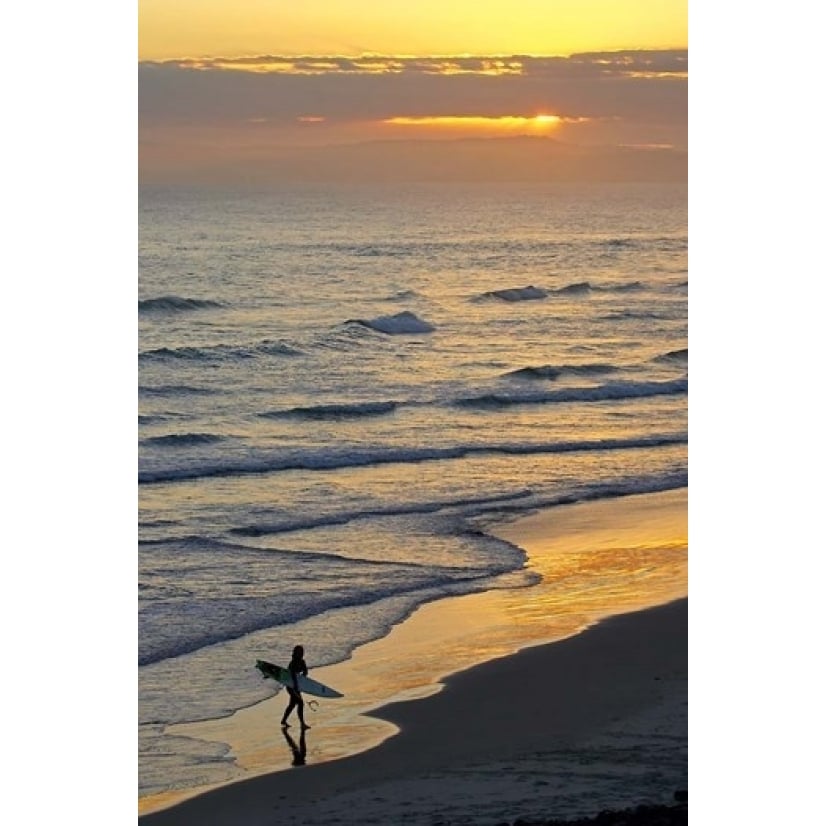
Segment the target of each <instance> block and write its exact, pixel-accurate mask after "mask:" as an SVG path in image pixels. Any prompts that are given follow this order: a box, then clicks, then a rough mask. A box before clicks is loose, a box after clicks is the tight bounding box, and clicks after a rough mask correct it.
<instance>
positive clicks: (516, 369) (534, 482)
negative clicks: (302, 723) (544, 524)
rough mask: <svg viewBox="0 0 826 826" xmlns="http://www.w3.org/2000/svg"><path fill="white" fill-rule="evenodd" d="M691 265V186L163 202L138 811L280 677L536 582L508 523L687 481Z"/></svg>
mask: <svg viewBox="0 0 826 826" xmlns="http://www.w3.org/2000/svg"><path fill="white" fill-rule="evenodd" d="M687 248H688V241H687V191H686V187H685V186H684V185H676V184H639V185H630V184H605V185H596V184H591V185H573V184H571V185H544V184H543V185H525V184H518V185H516V184H514V185H506V184H497V185H487V184H477V185H439V184H421V185H411V186H408V187H404V188H400V187H398V186H366V185H365V186H355V185H352V186H347V185H342V186H321V185H318V186H311V185H307V186H301V187H284V188H271V189H266V190H264V189H253V188H246V189H241V188H238V189H217V188H195V187H192V188H183V187H175V188H166V187H161V186H151V187H150V186H146V187H142V188H141V190H140V198H139V259H140V260H139V303H138V320H139V357H138V359H139V371H138V375H139V411H138V437H139V553H138V567H139V594H138V598H139V651H138V658H139V659H138V665H139V715H140V720H139V744H140V755H139V775H140V776H139V794H140V795H141V796H144V795H151V794H156V793H160V792H164V791H168V790H171V789H180V788H190V787H194V786H196V785H198V784H201V783H208V782H213V781H219V780H220V779H221V778H222V777H224V776H225V774H226V760H225V758H226V750H222V749H221V748H220V747H219V746H217V745H216V744H215V743H212V744H208V743H202V742H199V741H196V740H192V739H187V738H181V737H173V736H170V735H169V734H167V733H166V732H165V727H166V726H168V725H169V724H172V723H181V722H191V721H197V720H208V719H215V718H219V717H223V716H227V715H229V714H231V713H232V712H234V711H236V710H238V709H241V708H244V707H247V706H250V705H252V704H254V703H257V702H259V701H261V700H262V699H264V698H266V697H269V696H271V694H272V689H271V687H270V686H269V685H268V684H266V683H264V682H262V681H261V680H260V679H259V678H258V677H257V676H256V673H255V672H254V668H253V666H254V663H255V660H256V659H257V658H263V659H269V660H272V661H276V662H283V661H285V660H286V659H288V658H289V654H290V651H291V650H292V647H293V645H295V644H297V643H303V644H304V645H305V647H306V648H307V649H308V653H309V652H311V656H309V657H308V659H310V666H311V668H313V667H319V666H321V665H327V664H332V663H336V662H340V661H343V660H346V659H347V658H348V657H349V656H350V655H351V654H352V652H353V651H354V650H355V649H356V648H357V647H359V646H360V645H362V644H364V643H367V642H369V641H372V640H376V639H379V638H381V637H383V636H385V635H386V634H387V633H388V632H389V630H390V629H391V628H392V627H393V626H394V625H395V624H397V623H399V622H401V621H403V620H404V619H405V618H406V617H408V616H409V615H410V614H411V613H412V612H413V611H414V610H415V609H416V608H417V606H420V605H422V604H423V603H425V602H430V601H433V600H438V599H443V598H446V597H449V596H451V595H457V594H464V593H470V592H475V591H486V590H491V589H498V588H509V589H517V588H525V587H529V586H530V585H531V584H532V583H533V582H534V580H533V578H532V574H531V573H530V572H529V571H527V570H526V569H525V567H524V562H525V554H524V552H523V551H522V549H520V548H518V547H516V546H514V545H512V544H509V543H507V542H505V541H503V540H500V539H497V538H495V537H493V536H492V535H491V534H490V533H489V532H488V530H487V528H488V527H489V526H491V525H494V524H496V523H497V521H498V520H502V519H506V518H507V519H511V518H513V517H514V516H516V515H519V514H521V513H528V512H530V511H533V510H536V509H537V508H553V507H555V506H559V505H563V504H566V503H570V502H575V501H584V500H596V499H602V498H608V497H621V496H625V495H630V494H635V493H641V492H649V491H663V490H670V489H677V488H685V487H687V485H688V459H687V442H688V422H687V416H688V409H687V408H688V405H687V393H688V344H687V323H688V319H687V303H688V281H687Z"/></svg>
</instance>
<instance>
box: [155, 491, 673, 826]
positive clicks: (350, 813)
mask: <svg viewBox="0 0 826 826" xmlns="http://www.w3.org/2000/svg"><path fill="white" fill-rule="evenodd" d="M686 496H687V492H686V491H685V489H679V490H677V491H666V492H662V493H657V494H642V495H638V496H634V497H623V499H622V500H621V501H620V500H603V501H600V502H597V503H581V504H577V505H571V506H566V508H555V509H553V512H552V514H553V516H552V522H549V518H550V517H549V515H548V514H549V512H540V513H538V514H535V515H533V516H529V517H525V518H522V519H519V520H517V521H515V522H514V523H511V524H507V525H501V526H498V527H496V528H495V529H491V532H492V533H495V534H496V535H497V536H500V537H502V538H506V539H508V541H512V542H514V543H515V544H519V545H520V546H521V547H523V548H525V549H526V551H527V553H528V556H529V567H534V568H535V569H536V570H537V572H538V573H539V574H540V576H542V578H543V585H544V587H539V586H531V587H530V588H525V589H516V590H513V591H498V592H486V593H484V594H472V595H468V596H465V597H456V598H452V599H448V600H443V601H439V602H437V603H432V604H429V605H426V606H423V607H422V608H421V609H420V610H419V611H418V612H416V614H414V616H413V617H411V618H409V619H408V620H407V621H406V622H405V623H402V625H401V626H398V627H397V628H396V629H394V631H393V632H391V635H390V637H392V639H390V638H385V639H384V640H380V641H376V642H374V643H371V644H369V645H368V646H365V647H364V649H363V650H359V651H357V652H355V654H354V656H353V658H352V660H351V661H348V662H347V663H342V664H338V665H336V666H330V667H328V668H324V669H318V670H317V671H314V676H316V677H317V678H318V679H321V680H322V681H324V682H329V683H330V684H333V685H336V687H341V688H343V690H344V691H345V695H351V696H359V692H360V691H361V690H362V689H364V687H365V684H375V683H378V684H382V680H383V679H384V677H385V676H386V673H387V672H388V670H389V672H391V673H393V674H394V675H395V679H397V680H398V681H399V682H400V684H401V685H407V683H406V682H405V681H406V680H408V678H410V680H411V682H410V684H409V686H408V688H407V690H406V691H404V690H403V691H401V692H399V696H398V699H397V701H396V702H392V703H389V704H388V703H386V702H382V701H381V698H380V697H376V698H373V699H372V705H371V699H370V698H369V697H368V698H367V699H366V701H365V702H363V703H362V708H361V710H360V713H359V714H358V721H359V722H358V725H362V726H365V727H367V729H368V730H367V731H360V732H358V734H359V737H360V738H361V739H360V741H359V742H361V743H362V746H361V747H360V748H358V749H356V748H354V746H353V743H354V742H355V741H354V740H353V732H352V731H345V732H344V733H342V732H341V731H340V730H339V729H340V728H341V720H336V719H335V718H334V717H333V718H329V717H328V718H327V719H326V720H325V718H324V717H323V716H319V718H317V719H318V720H319V722H318V724H317V725H316V722H315V720H313V721H312V722H313V724H314V728H313V729H312V730H311V731H310V732H308V734H307V737H306V740H307V741H309V744H308V745H307V747H306V755H305V756H306V765H301V766H293V765H292V763H293V760H294V758H295V755H296V751H295V750H294V747H295V746H297V744H296V742H295V741H296V740H297V738H298V735H297V733H295V732H296V729H293V730H291V731H292V733H293V735H294V736H293V741H294V742H293V743H292V744H289V742H288V743H287V745H289V748H287V745H285V741H288V738H286V737H284V736H283V735H282V734H281V733H280V732H279V731H278V729H277V726H276V721H277V715H278V714H279V713H280V711H281V705H282V704H283V698H282V697H280V696H277V697H275V698H273V699H271V700H267V701H264V703H261V704H259V705H258V706H257V707H254V708H252V709H247V710H244V711H243V712H239V713H237V714H236V715H233V718H230V719H228V720H223V721H211V722H209V723H204V724H187V725H186V726H178V727H173V728H175V729H176V730H177V731H178V733H184V734H186V735H187V736H197V737H204V738H205V739H211V740H214V741H216V742H227V743H229V744H230V745H231V747H232V753H233V755H234V756H235V759H236V760H238V762H239V765H243V766H244V768H245V770H246V771H247V772H248V773H249V774H251V775H254V776H251V777H249V778H248V779H244V780H241V781H239V782H235V783H231V784H229V785H225V786H221V787H218V788H216V789H212V790H210V791H207V792H205V793H203V794H198V795H197V796H195V797H189V798H188V799H185V800H183V801H182V802H176V800H175V797H177V798H180V797H182V796H183V795H182V794H180V793H178V794H177V795H176V796H173V798H171V799H170V800H169V801H168V802H169V803H176V805H171V806H169V807H167V808H163V806H164V803H165V801H164V800H163V799H161V798H156V799H155V800H154V801H153V803H154V805H155V808H156V810H155V811H151V810H150V811H149V812H148V813H146V814H144V815H143V817H142V818H141V820H142V821H146V822H147V824H161V825H162V824H175V823H187V822H190V821H194V820H196V819H197V820H198V821H204V822H206V823H215V824H219V823H233V822H237V821H238V820H240V819H243V820H244V821H245V822H247V823H252V824H255V823H262V824H263V823H271V822H274V820H275V819H277V818H276V810H277V808H278V806H283V805H286V803H287V802H288V801H289V805H290V807H291V810H292V809H293V808H294V807H297V808H295V812H296V814H297V815H299V816H300V817H301V819H302V822H304V823H307V824H311V823H314V822H317V823H341V824H348V823H354V824H355V823H361V822H369V821H370V820H371V819H372V820H373V821H374V822H410V823H417V822H422V823H424V822H431V821H430V820H428V817H430V815H432V814H435V813H437V812H438V813H444V812H445V811H448V810H450V811H453V812H454V815H453V817H454V819H453V820H451V821H450V822H457V823H458V822H468V823H470V822H473V823H484V822H488V821H487V820H486V819H485V818H488V817H494V813H497V812H498V814H495V817H498V818H499V819H498V820H495V819H494V820H491V821H490V822H501V821H502V820H503V819H507V818H508V817H509V816H510V815H519V816H526V815H530V816H533V817H544V818H548V817H573V816H585V815H593V814H595V813H596V812H597V811H599V810H601V809H603V808H611V807H621V806H633V805H637V804H639V803H660V804H662V803H669V802H671V796H672V795H673V792H674V791H675V789H677V788H681V787H685V785H686V784H687V766H686V763H687V760H686V756H685V752H686V748H687V743H686V741H687V722H686V699H687V617H688V606H687V598H686V593H687V559H686V544H687V538H686V527H685V520H686V516H687V514H686V511H687V508H686ZM600 557H602V558H603V562H602V563H601V567H598V568H597V569H594V570H591V568H589V566H591V565H593V564H594V560H597V559H599V558H600ZM643 563H644V564H643ZM608 564H610V565H612V566H615V567H617V570H618V573H617V575H616V576H614V577H613V578H611V577H608V578H607V579H606V570H609V572H610V571H612V570H613V569H612V568H610V569H609V568H606V565H608ZM560 570H562V571H564V572H565V576H564V577H562V578H559V577H558V579H559V581H557V582H555V581H553V579H552V574H550V573H549V572H551V571H553V572H556V573H554V574H553V576H556V575H557V574H558V572H559V571H560ZM629 572H630V573H629ZM599 576H602V582H603V584H602V586H600V587H602V588H603V590H604V591H605V592H604V593H603V592H602V591H600V587H598V586H597V584H596V583H597V580H598V578H599ZM576 577H578V578H576ZM572 578H574V585H575V587H573V590H572V587H571V580H572ZM563 580H564V582H563ZM563 586H564V587H563ZM566 588H567V590H566ZM651 606H658V607H651ZM586 629H587V630H586ZM519 634H521V635H522V636H521V637H520V636H519ZM549 641H550V642H549ZM433 649H435V651H434V650H433ZM391 650H392V653H389V652H390V651H391ZM428 651H429V652H430V654H434V653H435V655H436V662H438V654H439V652H447V653H446V656H447V657H448V660H449V661H448V662H446V663H443V667H442V673H439V672H438V668H435V667H432V665H431V666H428V665H427V656H428ZM394 656H395V657H396V659H395V660H394V659H393V657H394ZM405 661H409V662H411V663H413V664H414V665H415V666H416V667H414V668H412V669H411V670H410V672H409V673H408V672H406V671H405V669H404V668H403V667H400V666H399V663H403V662H405ZM422 663H424V664H425V665H424V669H425V670H426V671H427V670H428V669H429V671H430V672H431V673H432V675H433V676H432V679H430V680H425V681H422V679H421V671H422ZM451 665H452V666H454V667H453V668H452V670H451V667H450V666H451ZM417 673H418V682H416V680H415V679H413V677H414V676H415V675H416V674H417ZM445 674H450V676H447V677H445ZM359 677H361V679H362V680H363V681H364V682H363V683H362V684H360V683H359ZM411 699H415V700H416V701H415V702H411V701H410V700H411ZM398 700H404V701H402V702H399V701H398ZM331 713H335V709H334V708H333V709H332V710H331ZM351 722H352V721H351ZM337 726H338V727H339V729H337ZM397 732H400V733H398V734H397ZM336 735H337V736H339V740H340V742H339V743H338V744H337V745H334V746H332V748H330V746H329V742H330V741H333V740H335V737H336ZM393 735H396V736H393ZM325 740H326V741H328V743H327V745H326V746H325V745H323V744H324V743H325ZM313 741H315V744H314V743H313ZM316 744H322V745H321V746H319V745H316ZM348 744H349V745H348ZM325 747H326V748H327V749H328V750H327V751H326V752H325V751H324V750H323V749H324V748H325ZM319 749H321V751H320V750H319ZM336 749H338V753H336ZM348 749H349V750H348ZM629 753H630V754H632V755H634V757H633V758H632V759H629V758H628V754H629ZM622 755H625V756H624V757H623V756H622ZM572 767H579V769H578V770H573V769H572ZM595 767H600V770H599V771H597V770H596V768H595ZM268 769H269V770H268ZM273 769H276V770H275V771H273ZM189 793H190V794H191V793H193V791H192V790H190V792H189ZM144 811H146V810H145V809H144ZM462 818H470V819H469V820H467V819H466V820H463V819H462Z"/></svg>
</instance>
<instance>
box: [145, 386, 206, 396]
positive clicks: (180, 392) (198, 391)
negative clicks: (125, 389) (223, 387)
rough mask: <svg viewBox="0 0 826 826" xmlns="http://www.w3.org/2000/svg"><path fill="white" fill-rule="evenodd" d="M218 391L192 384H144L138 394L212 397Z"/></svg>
mask: <svg viewBox="0 0 826 826" xmlns="http://www.w3.org/2000/svg"><path fill="white" fill-rule="evenodd" d="M215 392H216V391H215V390H213V389H212V388H210V387H198V386H197V385H192V384H159V385H147V384H142V385H140V386H139V387H138V394H139V395H141V396H160V397H162V398H164V397H166V396H195V395H198V396H200V395H204V396H206V395H211V394H213V393H215Z"/></svg>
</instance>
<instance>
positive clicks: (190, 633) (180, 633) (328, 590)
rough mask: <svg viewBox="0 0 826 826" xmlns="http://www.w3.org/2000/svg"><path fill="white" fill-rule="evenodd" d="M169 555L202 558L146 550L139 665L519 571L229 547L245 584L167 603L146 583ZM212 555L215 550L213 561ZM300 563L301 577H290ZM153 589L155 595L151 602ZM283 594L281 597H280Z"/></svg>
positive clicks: (185, 550) (510, 559) (185, 551)
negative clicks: (339, 611)
mask: <svg viewBox="0 0 826 826" xmlns="http://www.w3.org/2000/svg"><path fill="white" fill-rule="evenodd" d="M171 551H174V552H175V553H174V556H175V558H176V559H186V558H187V557H189V558H192V557H194V558H195V559H194V561H193V564H198V560H200V559H202V558H203V554H202V553H201V552H200V551H199V550H198V549H192V548H191V547H189V546H188V545H187V543H178V545H177V547H175V548H173V549H170V548H169V547H166V548H161V547H159V546H154V547H152V546H150V547H144V548H143V549H142V554H143V557H144V559H143V570H144V575H143V581H142V583H139V584H143V585H144V586H148V587H144V588H143V591H142V603H141V608H140V610H139V614H138V630H139V646H138V664H139V665H140V666H146V665H149V664H151V663H154V662H159V661H160V660H164V659H169V658H171V657H177V656H181V655H182V654H188V653H191V652H193V651H197V650H199V649H201V648H204V647H206V646H208V645H214V644H216V643H220V642H226V641H228V640H232V639H238V638H239V637H242V636H244V635H246V634H251V633H254V632H256V631H261V630H264V629H266V628H272V627H274V626H278V625H283V624H287V623H289V624H293V623H296V622H299V621H301V620H302V619H306V618H308V617H311V616H314V615H317V614H321V613H324V612H325V611H330V610H334V609H341V608H346V607H351V606H356V605H368V604H370V603H373V602H376V601H377V600H382V599H386V598H388V597H393V596H397V595H403V594H410V593H415V592H417V591H421V590H422V589H432V588H445V587H449V586H451V585H455V584H459V583H470V582H474V581H479V580H486V579H488V578H489V577H490V576H492V575H495V574H498V573H504V572H507V571H510V570H512V569H514V568H515V567H517V565H518V562H515V559H514V557H518V555H519V554H521V555H522V557H524V554H523V553H522V552H518V551H516V549H514V551H515V553H514V554H512V555H508V556H504V555H503V556H502V558H501V559H498V560H497V559H496V557H494V556H492V555H489V556H488V558H487V559H486V560H485V561H484V562H483V563H481V564H480V565H479V567H478V568H451V567H444V566H437V565H427V566H424V565H416V564H408V563H400V562H386V561H373V560H361V559H350V558H345V557H340V556H336V555H333V554H319V553H311V552H297V551H279V550H274V549H269V550H266V551H262V550H260V549H255V548H242V549H234V550H233V551H232V552H231V553H232V562H233V565H234V566H238V565H239V564H241V562H242V561H245V560H246V563H247V564H246V566H245V567H246V569H247V570H249V571H250V575H249V577H248V579H246V580H245V581H238V582H236V583H235V587H234V589H233V591H232V593H219V594H218V595H212V594H211V593H210V594H207V593H200V594H198V593H196V592H193V591H192V586H191V585H190V586H189V587H188V588H187V589H180V590H179V591H178V592H176V594H175V596H176V598H175V599H174V600H170V599H169V598H168V594H165V593H164V592H163V588H164V585H163V584H160V585H158V586H155V585H154V584H153V582H152V580H153V577H152V568H153V562H152V558H151V555H152V554H155V555H157V558H158V560H159V562H158V563H157V564H159V565H161V566H163V565H165V564H167V560H168V559H169V558H170V555H171ZM215 554H216V552H215V551H213V559H214V558H215ZM297 563H298V565H299V567H300V569H301V571H302V577H301V578H300V579H296V577H295V570H296V568H295V566H296V564H297ZM155 592H157V597H158V598H153V596H154V593H155ZM285 594H286V598H285Z"/></svg>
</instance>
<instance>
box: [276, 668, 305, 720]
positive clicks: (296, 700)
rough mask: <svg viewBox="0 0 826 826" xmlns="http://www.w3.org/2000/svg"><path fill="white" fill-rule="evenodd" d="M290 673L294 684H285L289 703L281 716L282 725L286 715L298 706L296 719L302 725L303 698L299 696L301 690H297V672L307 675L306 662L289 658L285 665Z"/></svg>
mask: <svg viewBox="0 0 826 826" xmlns="http://www.w3.org/2000/svg"><path fill="white" fill-rule="evenodd" d="M287 668H288V669H289V671H290V674H292V677H293V684H294V685H295V686H296V687H295V688H294V687H293V686H289V685H288V686H287V693H288V694H289V695H290V704H289V705H288V706H287V708H286V709H285V711H284V716H283V717H282V718H281V723H282V725H283V724H284V723H286V722H287V717H289V716H290V713H291V712H292V710H293V709H294V708H298V719H299V721H300V722H301V725H302V726H303V725H304V699H303V698H302V696H301V692H300V691H299V690H298V688H297V686H298V676H299V674H303V675H304V676H305V677H306V676H307V663H305V662H304V660H303V659H300V658H296V657H293V658H292V659H291V660H290V664H289V665H288V666H287Z"/></svg>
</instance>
